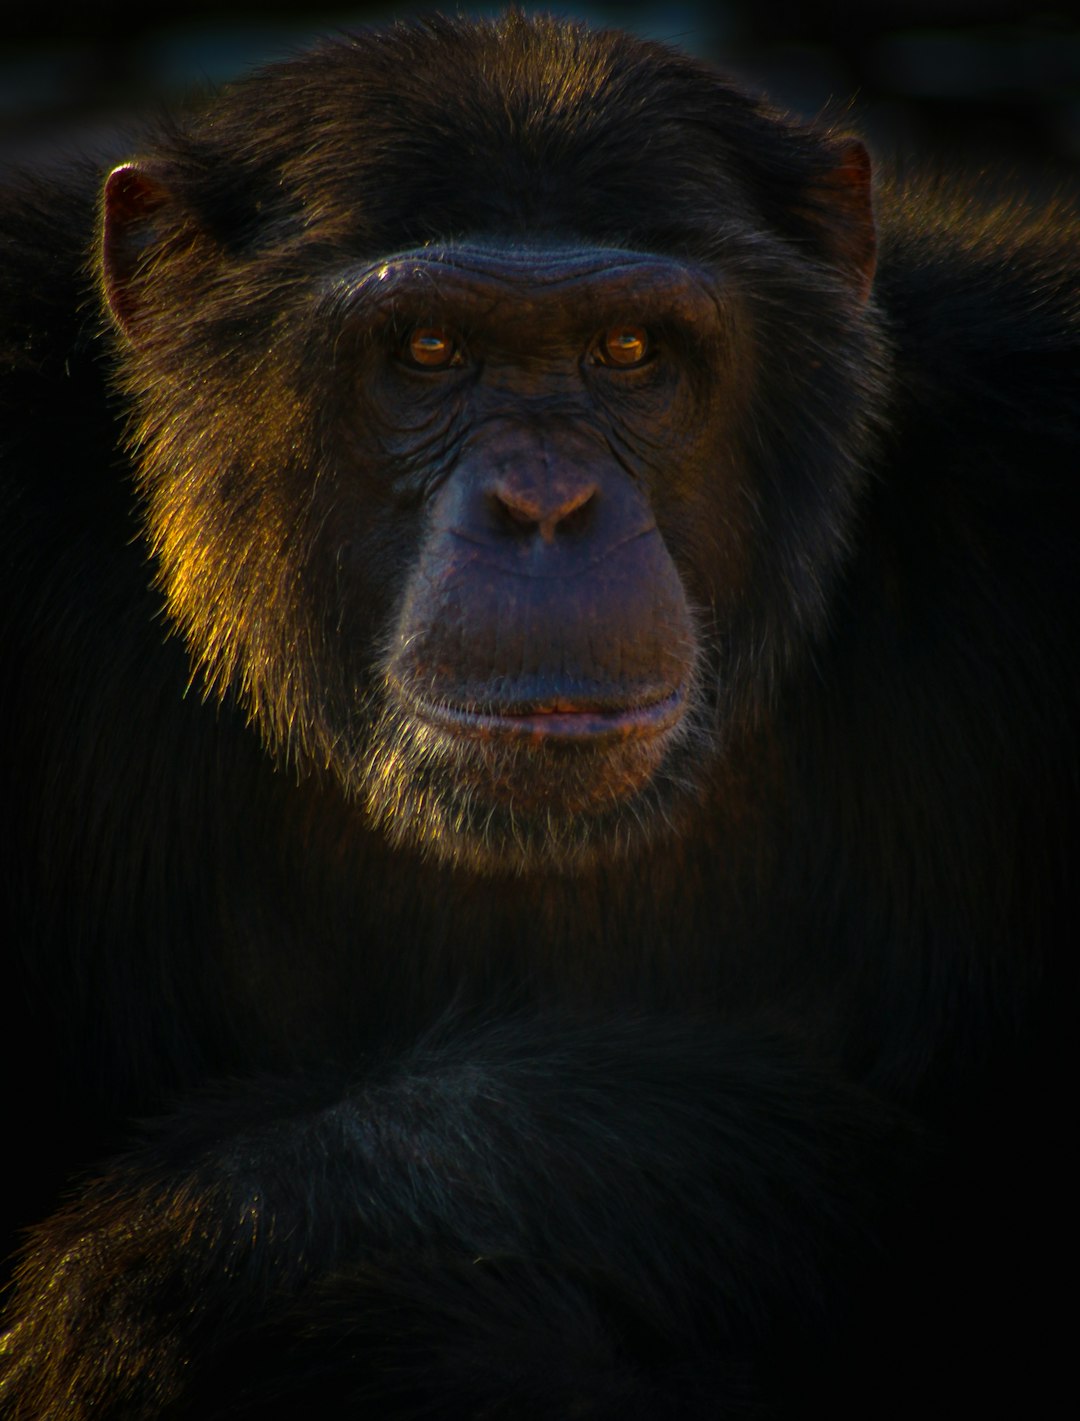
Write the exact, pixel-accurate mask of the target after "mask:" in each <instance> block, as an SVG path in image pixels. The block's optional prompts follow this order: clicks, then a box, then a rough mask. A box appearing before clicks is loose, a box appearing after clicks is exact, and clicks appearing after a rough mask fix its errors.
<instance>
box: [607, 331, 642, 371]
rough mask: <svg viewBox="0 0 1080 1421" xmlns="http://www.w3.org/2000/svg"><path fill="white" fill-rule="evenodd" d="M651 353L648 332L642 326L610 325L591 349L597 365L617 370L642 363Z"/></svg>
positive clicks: (630, 367) (628, 368)
mask: <svg viewBox="0 0 1080 1421" xmlns="http://www.w3.org/2000/svg"><path fill="white" fill-rule="evenodd" d="M651 355H652V348H651V345H650V341H649V333H648V331H647V330H645V328H644V327H643V326H612V327H611V329H610V330H607V331H605V332H604V334H603V335H602V336H601V337H600V339H599V341H598V342H597V344H596V346H595V348H594V351H593V359H594V361H595V362H596V364H597V365H608V366H611V367H612V368H613V369H617V370H630V369H632V368H633V367H634V366H635V365H644V364H645V362H646V361H647V360H648V359H649V358H650V356H651Z"/></svg>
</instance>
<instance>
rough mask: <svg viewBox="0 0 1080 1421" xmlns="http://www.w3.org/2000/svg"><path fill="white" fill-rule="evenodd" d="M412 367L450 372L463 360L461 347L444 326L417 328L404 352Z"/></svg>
mask: <svg viewBox="0 0 1080 1421" xmlns="http://www.w3.org/2000/svg"><path fill="white" fill-rule="evenodd" d="M403 356H404V359H405V360H406V361H407V362H408V364H410V365H417V366H419V367H420V368H421V369H422V370H449V369H450V368H451V366H454V365H460V364H461V363H462V360H463V358H464V357H463V356H462V353H461V347H460V346H459V345H458V343H457V341H456V340H455V339H454V337H453V336H452V335H451V334H450V332H449V331H448V330H445V329H444V328H443V327H442V326H417V328H416V330H414V331H413V333H412V335H411V336H410V337H409V340H408V344H407V345H406V346H405V350H404V352H403Z"/></svg>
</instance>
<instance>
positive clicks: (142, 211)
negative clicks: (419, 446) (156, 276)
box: [101, 163, 171, 336]
mask: <svg viewBox="0 0 1080 1421" xmlns="http://www.w3.org/2000/svg"><path fill="white" fill-rule="evenodd" d="M170 201H171V194H170V192H169V189H168V188H167V187H166V185H165V183H164V182H162V181H161V179H160V178H158V177H157V176H156V175H155V174H154V173H153V172H152V171H151V170H150V169H149V168H147V167H144V166H143V165H141V164H139V163H121V164H120V166H119V167H118V168H114V169H113V170H112V172H111V173H110V174H109V176H108V179H107V181H106V183H105V197H104V207H103V222H102V233H101V267H102V280H103V283H104V287H105V299H106V302H107V303H108V307H109V310H110V312H111V313H112V316H113V319H114V320H115V321H116V323H117V325H118V326H119V327H120V329H121V330H122V331H123V332H124V333H125V334H126V335H128V336H132V335H133V327H134V326H135V325H137V323H138V315H139V308H140V304H141V303H140V289H139V288H140V285H141V281H140V278H141V277H142V276H143V274H144V272H145V266H146V258H147V255H148V253H149V252H150V251H151V250H152V249H153V247H154V245H155V243H156V241H157V239H158V237H159V236H160V228H161V225H162V222H161V219H162V217H163V216H164V214H165V212H166V209H167V208H168V206H169V203H170Z"/></svg>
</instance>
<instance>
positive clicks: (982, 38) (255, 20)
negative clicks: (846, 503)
mask: <svg viewBox="0 0 1080 1421" xmlns="http://www.w3.org/2000/svg"><path fill="white" fill-rule="evenodd" d="M425 8H427V9H436V8H437V9H442V10H444V11H446V10H452V9H454V8H455V7H454V6H453V5H452V4H450V3H444V4H443V5H441V6H427V7H425V6H424V5H423V4H412V5H406V4H393V3H384V4H378V5H364V4H357V3H351V4H350V3H348V0H344V3H335V0H322V3H320V0H309V3H308V4H307V5H299V4H296V3H295V0H186V3H183V4H177V5H174V6H169V5H164V6H150V5H146V6H144V7H143V8H141V9H135V8H133V7H132V5H131V3H130V0H127V3H124V4H119V3H116V0H97V3H86V0H83V3H80V4H75V3H69V0H40V3H31V0H19V4H18V8H13V0H6V3H5V5H4V10H5V12H6V13H5V14H4V15H3V18H2V20H0V156H4V157H9V156H15V157H30V158H36V157H37V156H38V155H39V154H44V153H45V152H47V151H48V150H50V149H52V148H53V147H54V146H55V145H57V144H61V145H63V146H70V145H71V144H72V143H74V144H76V145H77V146H79V147H87V146H92V145H93V144H94V142H95V139H96V138H97V137H98V135H100V134H106V133H111V132H114V131H115V130H116V128H117V127H119V128H121V129H126V128H127V127H128V126H129V125H130V124H131V123H132V120H133V119H134V118H135V117H137V115H138V114H139V113H141V112H145V111H147V110H148V109H149V110H154V109H157V108H160V107H162V106H167V105H168V104H170V103H174V102H176V101H177V100H178V99H179V98H180V96H182V95H183V94H184V93H185V92H187V91H189V90H191V88H192V87H193V86H196V87H197V86H200V85H206V84H211V85H213V84H219V83H222V82H223V81H225V80H227V79H229V78H231V77H232V76H233V75H235V74H237V73H240V72H242V71H243V70H244V69H246V68H249V67H250V66H251V65H253V64H257V63H261V62H263V61H266V60H268V59H274V58H277V57H280V56H282V55H284V54H288V53H289V52H290V51H291V50H295V49H297V48H299V47H301V46H302V45H303V44H304V42H305V41H306V40H307V39H309V38H310V37H311V36H312V35H315V34H318V33H325V32H327V31H331V30H335V29H348V28H350V27H355V26H357V25H363V24H367V23H372V22H376V21H379V20H385V19H386V18H388V17H392V16H394V15H400V14H419V13H423V11H424V9H425ZM462 8H463V9H465V10H466V11H467V12H470V13H477V14H481V13H492V12H494V11H496V10H498V9H499V8H501V7H499V6H495V5H475V6H471V5H467V6H463V7H462ZM525 8H526V9H529V8H542V9H545V10H549V11H554V12H557V13H565V14H570V15H574V16H577V17H579V18H582V19H585V20H588V21H590V22H592V23H594V24H615V25H621V26H625V27H626V28H629V29H633V30H635V31H637V32H638V33H640V34H644V35H649V36H652V37H655V38H659V39H664V40H669V41H672V42H674V43H676V44H678V45H680V46H682V47H683V48H685V49H688V50H690V51H692V52H694V53H696V54H699V55H704V56H708V57H709V58H712V59H714V60H716V61H718V62H719V63H720V64H721V65H722V66H723V67H725V68H728V69H730V70H731V71H733V72H734V73H736V74H738V75H740V76H742V77H743V78H745V79H746V80H747V81H748V82H750V83H751V84H752V85H754V86H755V87H757V88H760V89H763V90H764V91H765V92H766V93H768V94H769V95H770V97H771V98H772V99H773V100H774V101H775V102H776V103H778V104H780V105H782V106H783V107H785V108H789V109H792V110H794V111H796V112H798V113H801V114H804V115H807V116H810V115H814V114H816V113H818V112H820V111H821V110H822V109H823V108H825V107H826V106H831V107H833V108H834V109H835V108H837V107H839V108H841V109H843V108H845V107H846V106H847V105H848V104H850V105H851V109H852V113H853V117H854V122H855V124H856V125H857V126H858V127H859V129H860V130H861V131H862V132H863V133H864V134H866V135H867V136H868V137H869V138H870V140H871V143H872V145H873V146H874V147H875V148H876V149H877V150H878V151H879V152H881V153H886V154H888V153H895V154H898V155H902V156H903V155H911V154H927V153H930V154H936V155H938V156H940V157H943V158H945V159H946V160H955V159H961V160H962V161H963V162H964V164H965V166H972V165H976V166H977V165H980V164H982V163H983V162H984V161H985V162H988V163H989V162H992V163H993V165H994V166H995V168H999V169H1000V168H1001V167H1002V166H1004V167H1005V168H1007V169H1011V170H1012V171H1014V172H1016V173H1018V174H1020V175H1026V176H1027V177H1028V178H1029V180H1030V181H1032V182H1033V183H1035V184H1039V183H1042V182H1045V181H1046V180H1048V179H1051V180H1052V179H1053V177H1054V176H1055V174H1060V173H1062V172H1065V171H1067V170H1069V169H1073V168H1074V167H1075V164H1076V161H1077V159H1080V0H1057V3H1055V0H1047V3H1040V0H1029V3H1027V4H1019V3H1016V0H807V2H806V3H800V0H669V3H667V4H660V3H655V0H653V3H646V0H638V2H637V3H634V0H623V3H611V4H603V3H594V4H580V5H572V6H571V5H559V4H552V5H543V6H536V7H533V6H530V5H528V4H526V6H525ZM111 146H112V144H110V147H111Z"/></svg>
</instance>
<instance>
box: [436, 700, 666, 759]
mask: <svg viewBox="0 0 1080 1421" xmlns="http://www.w3.org/2000/svg"><path fill="white" fill-rule="evenodd" d="M408 699H409V700H410V702H411V704H412V706H413V709H414V710H415V712H416V714H417V715H418V716H419V717H420V719H422V720H424V721H426V722H427V723H428V724H430V725H432V726H435V727H436V728H438V729H440V730H446V731H450V732H451V733H453V734H455V735H464V736H469V737H472V738H474V739H477V740H496V739H498V740H504V741H507V740H517V741H532V742H546V743H550V744H567V745H574V744H580V745H589V746H593V745H599V744H603V743H605V742H608V741H618V740H634V739H638V740H648V739H652V738H653V737H654V736H657V735H661V734H663V732H664V731H666V730H670V729H671V727H672V726H674V725H676V724H677V723H678V721H679V719H680V718H681V716H682V713H683V709H684V706H685V699H686V698H685V694H684V692H683V691H682V690H681V689H680V690H677V691H672V692H668V693H667V694H665V695H662V696H656V695H655V694H653V695H642V696H640V697H636V698H634V699H632V700H628V698H627V697H626V695H625V694H623V695H621V696H565V695H553V696H544V697H536V698H532V699H529V700H524V699H522V700H507V701H504V702H499V701H491V700H487V701H483V702H475V703H468V702H466V703H464V704H462V703H458V702H453V701H429V700H426V699H418V698H416V697H412V696H410V697H409V698H408Z"/></svg>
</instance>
